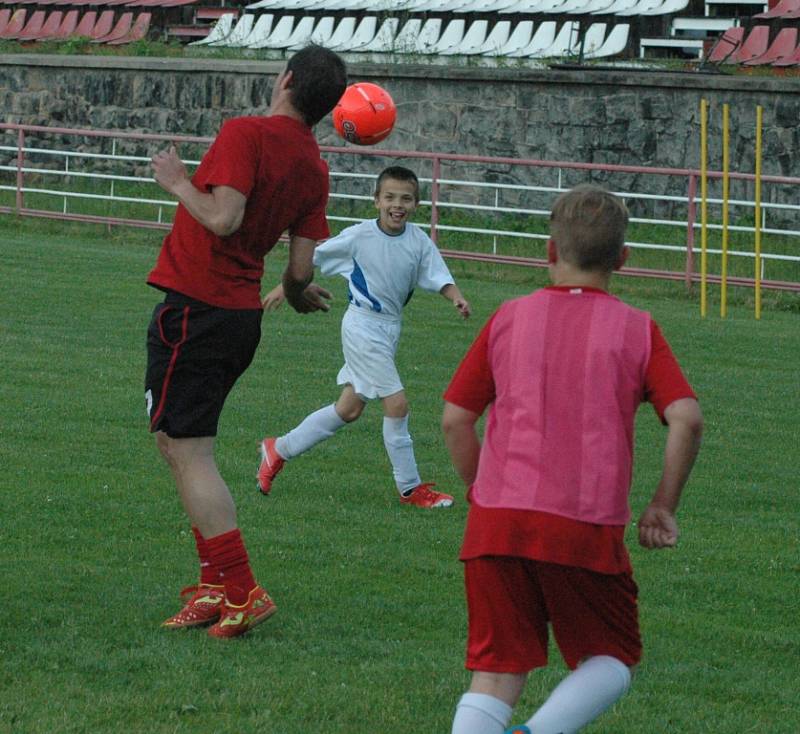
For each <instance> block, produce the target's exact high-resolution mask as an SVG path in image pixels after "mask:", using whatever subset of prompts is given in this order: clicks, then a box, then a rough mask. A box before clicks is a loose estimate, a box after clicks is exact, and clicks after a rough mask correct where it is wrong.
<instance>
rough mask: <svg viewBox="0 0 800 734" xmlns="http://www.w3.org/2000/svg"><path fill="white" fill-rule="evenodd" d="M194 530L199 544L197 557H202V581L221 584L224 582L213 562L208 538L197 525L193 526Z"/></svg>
mask: <svg viewBox="0 0 800 734" xmlns="http://www.w3.org/2000/svg"><path fill="white" fill-rule="evenodd" d="M192 532H193V533H194V542H195V545H196V546H197V557H198V558H199V559H200V583H201V584H211V585H213V586H220V585H221V584H222V579H220V577H219V571H217V569H216V567H215V566H214V564H213V563H211V557H210V556H209V555H208V543H206V539H205V538H204V537H203V536H202V534H201V533H200V531H199V530H198V529H197V528H196V527H192Z"/></svg>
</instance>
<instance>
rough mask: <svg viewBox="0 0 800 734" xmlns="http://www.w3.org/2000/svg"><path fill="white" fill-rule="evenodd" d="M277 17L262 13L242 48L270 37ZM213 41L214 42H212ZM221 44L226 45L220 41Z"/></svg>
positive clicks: (242, 43) (243, 42) (241, 44)
mask: <svg viewBox="0 0 800 734" xmlns="http://www.w3.org/2000/svg"><path fill="white" fill-rule="evenodd" d="M274 19H275V16H274V15H273V14H272V13H262V14H261V15H259V16H258V20H257V21H256V22H255V23H253V28H252V29H251V30H250V33H248V34H247V36H246V37H245V39H244V40H243V41H242V42H241V43H240V46H241V47H242V48H244V47H247V48H250V44H251V43H259V42H260V41H263V40H265V39H267V38H269V34H270V33H272V23H273V21H274ZM212 43H213V42H212ZM219 45H221V46H222V45H225V44H223V43H220V44H219Z"/></svg>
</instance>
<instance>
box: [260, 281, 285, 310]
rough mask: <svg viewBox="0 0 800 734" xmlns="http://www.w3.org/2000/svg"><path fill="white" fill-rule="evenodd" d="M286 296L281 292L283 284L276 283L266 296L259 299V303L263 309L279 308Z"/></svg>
mask: <svg viewBox="0 0 800 734" xmlns="http://www.w3.org/2000/svg"><path fill="white" fill-rule="evenodd" d="M285 300H286V296H285V295H284V294H283V285H282V284H281V283H278V285H276V286H275V287H274V288H273V289H272V290H271V291H270V292H269V293H267V295H266V296H264V297H263V298H262V299H261V305H262V306H263V307H264V310H265V311H274V310H275V309H277V308H280V307H281V305H282V304H283V302H284V301H285Z"/></svg>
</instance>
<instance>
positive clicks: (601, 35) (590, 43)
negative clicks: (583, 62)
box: [578, 23, 606, 58]
mask: <svg viewBox="0 0 800 734" xmlns="http://www.w3.org/2000/svg"><path fill="white" fill-rule="evenodd" d="M605 37H606V24H605V23H592V24H591V25H590V26H589V27H588V28H587V29H586V30H585V31H584V33H583V35H582V36H581V38H580V41H579V43H578V53H579V54H580V56H582V57H584V58H585V57H586V54H589V53H592V52H593V51H597V50H598V49H599V48H600V47H602V45H603V41H604V40H605Z"/></svg>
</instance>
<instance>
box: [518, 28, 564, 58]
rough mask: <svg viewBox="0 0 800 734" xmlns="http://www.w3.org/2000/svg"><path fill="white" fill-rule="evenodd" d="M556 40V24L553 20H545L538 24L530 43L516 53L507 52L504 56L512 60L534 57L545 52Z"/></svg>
mask: <svg viewBox="0 0 800 734" xmlns="http://www.w3.org/2000/svg"><path fill="white" fill-rule="evenodd" d="M555 39H556V22H555V21H554V20H546V21H545V22H544V23H540V24H539V25H538V27H537V28H536V30H535V31H534V33H533V36H532V37H531V41H530V43H529V44H528V45H527V46H525V48H521V49H519V50H517V51H509V52H508V53H507V54H506V56H511V57H514V58H523V57H527V56H533V57H536V56H538V55H539V54H541V53H542V51H546V50H547V49H548V48H550V46H552V45H553V41H555Z"/></svg>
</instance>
